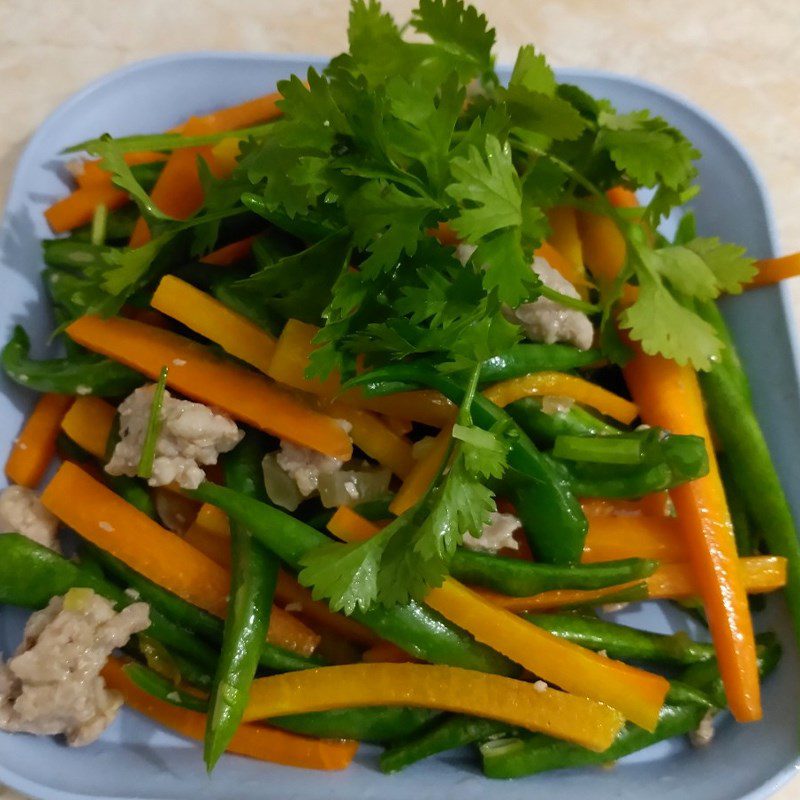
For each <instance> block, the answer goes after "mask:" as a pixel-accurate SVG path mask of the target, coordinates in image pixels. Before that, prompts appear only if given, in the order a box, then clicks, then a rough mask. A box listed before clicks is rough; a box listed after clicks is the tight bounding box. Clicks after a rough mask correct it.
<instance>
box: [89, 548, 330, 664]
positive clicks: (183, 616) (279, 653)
mask: <svg viewBox="0 0 800 800" xmlns="http://www.w3.org/2000/svg"><path fill="white" fill-rule="evenodd" d="M84 546H85V547H86V549H87V551H89V552H90V553H91V554H92V556H93V557H94V558H95V559H97V560H98V561H99V562H100V563H101V564H102V566H103V567H104V569H106V570H107V571H108V572H109V573H110V574H111V575H113V576H114V578H115V579H116V580H117V581H119V582H120V583H123V584H125V585H126V586H130V587H131V588H132V589H135V590H136V591H137V592H138V593H139V595H140V596H141V597H142V599H143V600H145V601H146V602H148V603H150V606H151V608H157V609H158V610H159V611H160V612H162V613H163V614H164V615H165V616H166V617H169V618H170V619H172V620H174V621H175V622H176V623H177V624H179V625H181V626H182V627H184V628H187V629H188V630H190V631H192V632H193V633H194V634H196V635H197V636H200V637H202V639H204V640H206V641H207V642H210V643H212V644H215V645H218V644H219V643H220V642H221V641H222V633H223V622H222V620H220V619H217V618H216V617H215V616H213V615H212V614H209V613H208V612H206V611H203V610H202V609H201V608H197V606H193V605H192V604H191V603H187V602H186V601H185V600H182V599H181V598H180V597H178V596H177V595H174V594H172V592H168V591H167V590H166V589H162V588H161V587H160V586H158V585H157V584H155V583H152V582H151V581H148V580H147V578H144V577H142V576H141V575H139V573H138V572H135V571H134V570H132V569H131V568H130V567H128V566H127V565H125V564H123V563H122V562H121V561H119V560H118V559H116V558H114V557H113V556H110V555H109V554H108V553H106V552H104V551H102V550H99V549H98V548H95V547H92V546H91V545H84ZM214 663H215V664H216V659H215V660H214ZM323 663H324V662H322V661H320V660H319V659H318V658H315V657H311V658H306V657H304V656H300V655H297V654H296V653H292V652H290V651H288V650H284V649H283V648H282V647H277V646H276V645H273V644H270V643H269V642H266V641H265V642H263V644H262V645H261V655H260V657H259V666H260V667H261V668H262V669H264V670H267V671H269V672H289V671H291V670H296V669H309V668H312V667H318V666H321V665H322V664H323Z"/></svg>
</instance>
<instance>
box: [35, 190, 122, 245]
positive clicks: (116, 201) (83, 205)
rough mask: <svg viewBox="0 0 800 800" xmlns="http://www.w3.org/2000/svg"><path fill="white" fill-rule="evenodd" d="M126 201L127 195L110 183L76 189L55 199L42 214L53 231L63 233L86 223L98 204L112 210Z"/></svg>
mask: <svg viewBox="0 0 800 800" xmlns="http://www.w3.org/2000/svg"><path fill="white" fill-rule="evenodd" d="M127 202H128V195H127V193H126V192H123V191H122V189H118V188H117V187H116V186H114V185H113V184H111V183H108V184H100V185H97V186H87V187H86V188H85V189H76V190H75V191H74V192H72V194H69V195H67V196H66V197H64V198H63V199H61V200H58V201H56V202H55V203H53V205H51V206H50V207H49V208H48V209H47V210H46V211H45V212H44V216H45V219H46V220H47V223H48V224H49V225H50V228H51V230H52V231H53V233H65V232H66V231H71V230H72V229H73V228H79V227H80V226H81V225H88V224H89V223H90V222H91V221H92V217H94V212H95V211H96V210H97V208H98V206H105V207H106V208H108V209H109V210H112V211H113V210H114V209H117V208H120V207H121V206H124V205H125V203H127Z"/></svg>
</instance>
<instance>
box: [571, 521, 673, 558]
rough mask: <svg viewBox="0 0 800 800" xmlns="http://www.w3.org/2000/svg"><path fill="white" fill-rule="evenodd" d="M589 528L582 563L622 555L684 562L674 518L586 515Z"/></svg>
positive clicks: (622, 556) (624, 556)
mask: <svg viewBox="0 0 800 800" xmlns="http://www.w3.org/2000/svg"><path fill="white" fill-rule="evenodd" d="M587 519H588V521H589V531H588V533H587V534H586V542H585V544H584V546H583V557H582V559H581V560H582V561H583V562H584V563H587V564H590V563H595V562H598V561H615V560H617V559H622V558H652V559H655V560H656V561H670V562H672V561H686V559H687V551H686V545H685V543H684V541H683V537H682V533H681V529H680V526H679V525H678V521H677V520H676V519H673V518H670V517H653V516H644V515H638V516H594V515H587Z"/></svg>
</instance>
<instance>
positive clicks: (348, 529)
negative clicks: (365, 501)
mask: <svg viewBox="0 0 800 800" xmlns="http://www.w3.org/2000/svg"><path fill="white" fill-rule="evenodd" d="M327 528H328V530H329V531H330V532H331V533H332V534H333V535H334V536H335V537H336V538H337V539H341V540H342V541H345V542H363V541H364V540H365V539H371V538H372V537H373V536H374V535H375V534H376V533H377V532H378V531H379V530H380V527H379V526H378V525H376V524H375V523H374V522H370V521H369V520H368V519H365V518H364V517H362V516H361V514H359V513H358V512H357V511H353V509H352V508H350V507H349V506H339V508H337V509H336V511H335V512H334V514H333V516H332V517H331V518H330V519H329V520H328V525H327Z"/></svg>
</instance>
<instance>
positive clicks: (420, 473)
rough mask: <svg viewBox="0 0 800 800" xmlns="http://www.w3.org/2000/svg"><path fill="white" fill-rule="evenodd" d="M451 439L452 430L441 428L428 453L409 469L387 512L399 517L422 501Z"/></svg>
mask: <svg viewBox="0 0 800 800" xmlns="http://www.w3.org/2000/svg"><path fill="white" fill-rule="evenodd" d="M451 438H452V428H450V427H447V428H442V430H441V432H440V433H439V434H438V435H437V437H436V439H435V440H434V441H433V443H432V444H431V447H430V449H429V450H428V452H427V453H426V454H425V455H424V456H423V457H422V458H420V459H418V460H417V462H416V463H415V464H414V466H413V467H412V468H411V471H410V472H409V473H408V475H407V476H406V479H405V480H404V481H403V485H402V486H401V487H400V489H399V490H398V492H397V494H396V495H395V496H394V498H393V500H392V502H391V503H390V504H389V511H391V512H392V514H396V515H397V516H400V514H402V513H404V512H405V511H408V509H409V508H411V507H412V506H414V505H416V504H417V503H418V502H419V501H420V500H421V499H422V496H423V495H424V494H425V492H426V491H428V487H429V486H430V485H431V483H433V479H434V478H435V477H436V474H437V473H438V472H439V469H440V468H441V466H442V462H443V461H444V458H445V456H446V455H447V448H448V447H449V446H450V439H451Z"/></svg>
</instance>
